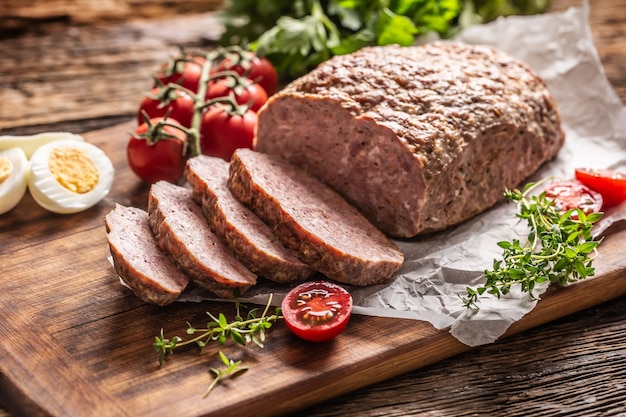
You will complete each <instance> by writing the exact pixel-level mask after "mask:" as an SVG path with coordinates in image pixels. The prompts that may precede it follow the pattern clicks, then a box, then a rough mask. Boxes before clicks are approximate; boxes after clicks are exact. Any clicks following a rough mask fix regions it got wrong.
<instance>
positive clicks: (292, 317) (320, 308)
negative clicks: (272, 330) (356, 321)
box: [281, 281, 352, 342]
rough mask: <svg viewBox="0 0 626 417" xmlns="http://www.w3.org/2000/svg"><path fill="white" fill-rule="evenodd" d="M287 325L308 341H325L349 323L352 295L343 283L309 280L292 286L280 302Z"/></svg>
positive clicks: (336, 334)
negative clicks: (342, 285) (341, 284)
mask: <svg viewBox="0 0 626 417" xmlns="http://www.w3.org/2000/svg"><path fill="white" fill-rule="evenodd" d="M281 309H282V314H283V316H284V317H285V322H286V323H287V327H289V329H290V330H291V331H292V332H293V333H294V334H295V335H296V336H298V337H300V338H302V339H304V340H308V341H309V342H325V341H328V340H330V339H333V338H334V337H336V336H338V335H339V334H340V333H341V332H343V330H344V329H345V328H346V326H347V325H348V320H349V319H350V314H351V313H352V296H351V295H350V293H349V292H348V291H346V290H345V289H344V288H343V287H341V286H340V285H337V284H334V283H332V282H327V281H310V282H305V283H302V284H300V285H298V286H296V287H295V288H293V289H292V290H291V291H289V293H287V295H286V296H285V298H284V299H283V302H282V304H281Z"/></svg>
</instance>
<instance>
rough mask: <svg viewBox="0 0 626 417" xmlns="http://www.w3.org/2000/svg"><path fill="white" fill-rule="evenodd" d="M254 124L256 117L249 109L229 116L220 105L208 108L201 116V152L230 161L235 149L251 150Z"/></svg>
mask: <svg viewBox="0 0 626 417" xmlns="http://www.w3.org/2000/svg"><path fill="white" fill-rule="evenodd" d="M256 124H257V115H256V113H255V112H253V111H252V110H250V109H248V110H246V112H245V113H244V114H242V115H239V114H233V115H231V114H229V112H228V110H227V109H226V108H225V107H222V106H221V105H213V106H210V107H209V108H208V109H207V111H205V112H204V114H203V115H202V124H201V126H200V149H201V152H202V153H203V154H205V155H211V156H217V157H219V158H222V159H224V160H226V161H230V158H231V156H233V152H235V149H238V148H249V149H252V141H253V140H254V130H255V127H256Z"/></svg>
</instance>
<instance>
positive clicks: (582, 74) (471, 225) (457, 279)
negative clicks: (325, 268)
mask: <svg viewBox="0 0 626 417" xmlns="http://www.w3.org/2000/svg"><path fill="white" fill-rule="evenodd" d="M588 12H589V9H588V4H587V3H586V2H585V3H584V4H583V6H582V7H579V8H571V9H569V10H567V11H565V12H562V13H553V14H543V15H537V16H527V17H521V16H515V17H508V18H500V19H498V20H497V21H495V22H493V23H490V24H486V25H481V26H475V27H471V28H469V29H467V30H466V31H464V32H463V33H462V34H461V35H460V36H459V37H458V40H460V41H463V42H467V43H474V44H487V45H492V46H494V47H496V48H498V49H500V50H502V51H504V52H507V53H509V54H511V55H513V56H515V57H517V58H519V59H521V60H523V61H525V62H527V63H528V64H529V65H530V66H531V67H532V68H533V69H534V70H535V71H537V72H538V74H539V75H540V76H541V77H542V78H543V79H544V80H545V81H546V83H547V84H548V87H549V89H550V90H551V91H552V93H553V95H554V96H555V98H556V101H557V104H558V106H559V109H560V111H561V115H562V118H563V123H564V129H565V132H566V143H565V145H564V147H563V148H562V149H561V151H560V153H559V155H558V157H557V158H556V159H555V160H554V161H552V162H550V163H549V164H547V165H545V166H544V167H542V168H541V169H540V171H539V172H537V173H536V174H535V176H534V177H533V178H532V179H531V180H538V179H540V178H543V177H546V176H551V175H552V176H556V177H560V178H564V179H565V178H572V177H573V173H574V168H576V167H582V166H585V167H595V168H615V169H620V168H621V169H624V170H626V107H624V105H623V104H622V103H621V102H620V99H619V97H618V96H617V95H616V94H615V92H614V90H613V89H612V87H611V85H610V83H609V82H608V80H607V79H606V76H605V74H604V70H603V67H602V65H601V62H600V60H599V58H598V55H597V51H596V49H595V46H594V44H593V40H592V36H591V31H590V28H589V26H588V23H587V20H588ZM515 213H516V207H515V206H514V205H513V204H505V203H503V204H501V205H499V206H497V207H495V208H493V209H491V210H489V211H487V212H485V213H483V214H481V215H479V216H477V217H475V218H473V219H472V220H470V221H467V222H465V223H463V224H461V225H459V226H457V227H454V228H451V229H449V230H446V231H443V232H440V233H437V234H434V235H430V236H428V237H418V238H415V239H412V240H410V241H397V242H396V243H397V245H398V246H399V248H400V249H401V250H402V251H403V253H404V254H405V263H404V265H403V267H402V268H401V270H400V271H399V272H398V273H397V274H396V276H395V277H394V278H393V279H392V281H391V282H390V283H389V284H386V285H379V286H373V287H366V288H355V287H353V288H350V292H351V293H352V296H353V298H354V310H353V312H354V313H356V314H366V315H376V316H385V317H397V318H410V319H416V320H424V321H428V322H430V323H431V324H432V325H433V326H434V327H435V328H437V329H449V330H450V333H451V334H452V335H453V336H454V337H455V338H457V339H458V340H459V341H461V342H462V343H464V344H466V345H469V346H478V345H482V344H486V343H491V342H494V341H495V340H497V339H498V337H500V336H501V335H502V334H503V333H504V332H505V331H506V330H507V329H508V327H509V326H510V325H511V324H512V323H514V322H515V321H517V320H519V319H521V318H522V317H523V316H524V315H525V314H527V313H528V312H529V311H531V310H532V309H533V308H534V307H535V305H536V303H537V301H536V300H533V299H532V298H531V297H529V295H528V294H526V293H521V292H520V291H518V290H516V289H515V288H514V289H513V290H512V291H511V293H510V294H508V295H506V296H503V297H502V298H500V299H496V298H493V297H491V298H489V297H484V298H481V300H480V303H479V306H480V310H478V311H474V310H468V309H467V308H465V307H464V306H463V303H462V301H461V298H460V295H465V294H466V287H467V286H471V287H476V286H478V285H479V284H480V283H481V280H483V277H482V275H483V272H484V271H485V269H488V268H490V267H491V266H492V263H493V260H494V258H499V257H501V254H502V253H501V249H500V248H499V247H498V246H497V242H499V241H502V240H511V239H512V238H513V237H518V238H520V239H522V240H523V239H524V237H525V236H526V235H527V233H528V232H527V230H526V226H525V224H521V223H519V222H518V219H517V218H516V217H515ZM624 218H626V207H620V208H619V209H618V210H614V211H613V212H612V213H607V214H606V215H605V218H604V219H603V221H602V223H601V224H598V225H597V226H596V233H601V232H602V231H603V230H605V229H606V228H607V227H608V226H610V224H611V223H612V222H614V221H618V220H622V219H624ZM600 250H601V247H600ZM545 289H546V286H545V285H544V286H543V287H537V288H536V289H535V291H534V295H535V296H536V297H540V295H541V294H542V293H543V291H544V290H545ZM287 290H288V289H286V288H285V286H284V285H277V284H273V283H271V282H269V281H263V282H262V283H260V284H259V285H257V286H255V287H254V288H252V289H251V290H249V292H247V293H246V294H245V298H244V299H243V301H245V302H253V303H259V304H263V303H266V302H267V300H268V296H269V294H270V293H271V294H273V296H274V298H273V304H274V305H277V304H278V303H280V301H281V300H282V298H283V297H284V295H285V293H286V291H287ZM194 291H195V292H194ZM194 291H191V292H189V293H186V294H185V295H184V296H183V297H181V300H186V301H193V300H195V301H198V300H201V299H206V293H203V292H202V290H194ZM197 291H200V292H197Z"/></svg>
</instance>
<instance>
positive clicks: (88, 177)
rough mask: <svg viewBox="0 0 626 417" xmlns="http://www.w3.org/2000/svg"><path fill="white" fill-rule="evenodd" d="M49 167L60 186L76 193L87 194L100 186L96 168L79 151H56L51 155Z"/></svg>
mask: <svg viewBox="0 0 626 417" xmlns="http://www.w3.org/2000/svg"><path fill="white" fill-rule="evenodd" d="M48 167H49V168H50V172H51V173H52V175H53V176H54V177H55V178H56V180H57V181H58V182H59V184H61V185H62V186H63V187H65V188H67V189H68V190H70V191H72V192H74V193H78V194H84V193H87V192H89V191H91V190H92V189H93V188H94V187H95V186H96V185H97V184H98V170H97V169H96V166H95V165H94V164H93V162H92V161H91V159H89V157H87V156H86V155H85V154H84V153H82V152H81V151H80V150H78V149H75V148H56V149H54V150H53V151H52V152H51V153H50V157H49V159H48Z"/></svg>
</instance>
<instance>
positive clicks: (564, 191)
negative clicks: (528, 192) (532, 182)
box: [544, 180, 602, 218]
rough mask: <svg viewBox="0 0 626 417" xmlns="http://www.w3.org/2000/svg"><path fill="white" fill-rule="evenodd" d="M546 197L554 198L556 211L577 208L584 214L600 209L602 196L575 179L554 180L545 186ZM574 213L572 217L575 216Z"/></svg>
mask: <svg viewBox="0 0 626 417" xmlns="http://www.w3.org/2000/svg"><path fill="white" fill-rule="evenodd" d="M544 191H545V193H546V197H548V198H549V199H553V200H554V204H555V206H556V208H557V210H558V211H560V212H565V211H567V210H570V209H575V208H579V209H581V210H582V212H583V213H585V214H590V213H597V212H599V211H600V210H602V196H601V195H600V194H599V193H597V192H595V191H593V190H591V189H590V188H589V187H587V186H585V185H584V184H583V183H582V182H580V181H577V180H568V181H555V182H552V183H550V184H548V185H547V186H546V188H545V190H544ZM576 217H577V216H576V214H575V213H574V214H573V215H572V218H576Z"/></svg>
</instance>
